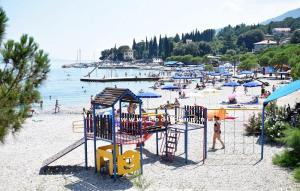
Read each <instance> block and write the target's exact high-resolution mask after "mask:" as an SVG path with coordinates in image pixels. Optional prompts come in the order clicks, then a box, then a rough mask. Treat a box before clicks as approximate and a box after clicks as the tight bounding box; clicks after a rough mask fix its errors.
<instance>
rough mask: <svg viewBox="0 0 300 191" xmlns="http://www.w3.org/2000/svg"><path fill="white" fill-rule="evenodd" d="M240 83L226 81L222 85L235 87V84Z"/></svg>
mask: <svg viewBox="0 0 300 191" xmlns="http://www.w3.org/2000/svg"><path fill="white" fill-rule="evenodd" d="M240 85H241V84H239V83H238V82H236V81H231V82H226V83H225V84H223V86H226V87H236V86H240Z"/></svg>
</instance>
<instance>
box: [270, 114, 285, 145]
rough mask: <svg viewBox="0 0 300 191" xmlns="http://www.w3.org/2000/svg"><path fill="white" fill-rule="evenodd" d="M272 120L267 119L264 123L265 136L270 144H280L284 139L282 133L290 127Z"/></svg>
mask: <svg viewBox="0 0 300 191" xmlns="http://www.w3.org/2000/svg"><path fill="white" fill-rule="evenodd" d="M275 120H276V119H275ZM275 120H274V118H268V119H267V120H266V121H265V134H266V136H267V137H268V138H269V140H270V141H272V142H281V138H283V137H284V131H285V130H286V129H287V128H289V127H290V125H289V124H288V123H286V122H283V121H275Z"/></svg>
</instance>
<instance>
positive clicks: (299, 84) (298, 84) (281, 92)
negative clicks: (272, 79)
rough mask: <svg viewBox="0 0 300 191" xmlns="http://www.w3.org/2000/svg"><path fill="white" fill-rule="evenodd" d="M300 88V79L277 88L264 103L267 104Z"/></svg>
mask: <svg viewBox="0 0 300 191" xmlns="http://www.w3.org/2000/svg"><path fill="white" fill-rule="evenodd" d="M299 89H300V80H296V81H294V82H291V83H289V84H287V85H285V86H283V87H280V88H278V89H277V90H275V91H274V92H273V93H272V94H271V95H270V96H269V97H267V99H266V100H265V101H264V105H267V104H268V103H269V102H270V101H273V100H276V99H278V98H281V97H284V96H286V95H288V94H291V93H293V92H295V91H297V90H299Z"/></svg>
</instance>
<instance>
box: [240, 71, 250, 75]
mask: <svg viewBox="0 0 300 191" xmlns="http://www.w3.org/2000/svg"><path fill="white" fill-rule="evenodd" d="M240 74H244V75H251V74H253V72H252V71H249V70H243V71H241V72H240Z"/></svg>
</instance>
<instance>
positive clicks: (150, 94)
mask: <svg viewBox="0 0 300 191" xmlns="http://www.w3.org/2000/svg"><path fill="white" fill-rule="evenodd" d="M136 97H138V98H159V97H161V95H159V94H157V93H153V92H140V93H138V94H137V95H136Z"/></svg>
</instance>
